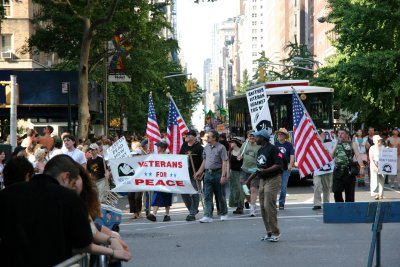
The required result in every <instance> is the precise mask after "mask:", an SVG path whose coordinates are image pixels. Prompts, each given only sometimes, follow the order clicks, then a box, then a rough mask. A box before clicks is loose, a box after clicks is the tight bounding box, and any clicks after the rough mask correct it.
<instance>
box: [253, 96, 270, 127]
mask: <svg viewBox="0 0 400 267" xmlns="http://www.w3.org/2000/svg"><path fill="white" fill-rule="evenodd" d="M268 99H269V97H267V98H266V101H265V102H264V104H263V106H262V108H261V111H260V112H259V113H258V114H256V115H255V123H254V125H255V127H254V126H253V125H252V126H253V129H256V130H257V131H260V130H262V129H266V130H268V129H270V130H271V132H272V118H271V112H270V111H269V106H268Z"/></svg>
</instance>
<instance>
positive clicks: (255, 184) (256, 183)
mask: <svg viewBox="0 0 400 267" xmlns="http://www.w3.org/2000/svg"><path fill="white" fill-rule="evenodd" d="M250 175H251V173H249V172H245V171H240V184H241V185H243V184H245V183H246V181H247V179H248V178H249V176H250ZM259 186H260V178H258V177H256V178H254V179H253V180H251V182H250V187H257V188H258V187H259Z"/></svg>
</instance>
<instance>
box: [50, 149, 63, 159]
mask: <svg viewBox="0 0 400 267" xmlns="http://www.w3.org/2000/svg"><path fill="white" fill-rule="evenodd" d="M61 154H64V153H63V152H62V150H61V149H60V148H54V149H53V150H51V151H50V152H49V159H52V158H54V157H55V156H57V155H61Z"/></svg>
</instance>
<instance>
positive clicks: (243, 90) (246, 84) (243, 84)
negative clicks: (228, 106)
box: [237, 69, 251, 95]
mask: <svg viewBox="0 0 400 267" xmlns="http://www.w3.org/2000/svg"><path fill="white" fill-rule="evenodd" d="M250 85H251V81H250V78H249V73H248V72H247V69H245V70H244V71H243V81H241V82H240V83H239V86H238V90H237V94H238V95H243V94H245V93H246V90H247V88H248V87H249V86H250Z"/></svg>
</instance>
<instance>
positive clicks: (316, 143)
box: [293, 91, 332, 177]
mask: <svg viewBox="0 0 400 267" xmlns="http://www.w3.org/2000/svg"><path fill="white" fill-rule="evenodd" d="M300 101H301V100H300V99H299V96H298V95H297V93H296V92H295V91H293V133H294V147H295V155H296V160H297V164H298V168H299V171H300V176H301V177H304V176H306V175H308V174H311V173H312V172H314V171H316V170H319V169H320V168H322V167H323V166H325V165H326V164H328V163H329V162H330V161H332V157H331V156H330V155H329V153H328V151H327V150H326V149H325V148H324V146H323V145H322V143H321V141H320V139H319V138H318V136H317V134H316V132H315V129H314V125H313V123H312V120H311V118H310V116H309V115H308V113H307V110H305V108H303V106H302V104H301V102H300Z"/></svg>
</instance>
